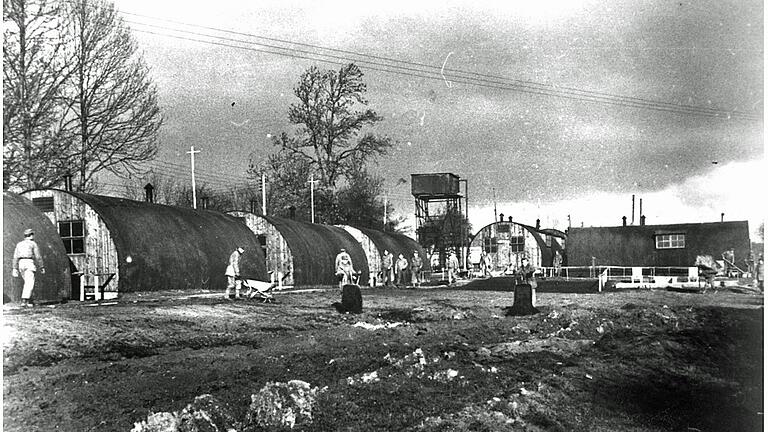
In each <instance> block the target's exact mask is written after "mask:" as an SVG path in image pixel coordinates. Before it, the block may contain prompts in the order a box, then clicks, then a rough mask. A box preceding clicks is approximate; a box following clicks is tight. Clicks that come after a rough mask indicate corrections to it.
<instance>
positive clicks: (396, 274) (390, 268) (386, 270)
mask: <svg viewBox="0 0 768 432" xmlns="http://www.w3.org/2000/svg"><path fill="white" fill-rule="evenodd" d="M409 269H410V271H411V280H410V282H411V286H414V287H417V286H421V284H422V281H423V279H424V278H423V274H422V272H423V269H424V261H423V260H422V259H421V256H420V255H419V251H413V257H411V261H410V262H408V259H407V258H405V256H403V254H399V256H398V257H397V259H396V260H395V257H394V255H392V253H390V252H389V251H388V250H384V256H382V258H381V273H382V279H383V281H384V286H393V285H394V286H400V285H407V282H408V281H407V280H406V279H407V272H408V270H409Z"/></svg>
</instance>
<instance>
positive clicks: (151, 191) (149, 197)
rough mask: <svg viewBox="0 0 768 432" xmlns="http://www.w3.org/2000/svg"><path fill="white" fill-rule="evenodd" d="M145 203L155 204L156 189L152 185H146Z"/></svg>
mask: <svg viewBox="0 0 768 432" xmlns="http://www.w3.org/2000/svg"><path fill="white" fill-rule="evenodd" d="M144 201H146V202H148V203H153V202H155V187H154V186H152V183H147V184H146V185H144Z"/></svg>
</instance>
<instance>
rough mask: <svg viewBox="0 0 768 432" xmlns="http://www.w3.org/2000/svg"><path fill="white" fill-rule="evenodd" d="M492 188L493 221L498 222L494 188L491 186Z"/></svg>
mask: <svg viewBox="0 0 768 432" xmlns="http://www.w3.org/2000/svg"><path fill="white" fill-rule="evenodd" d="M492 190H493V221H494V222H498V221H499V215H497V214H496V188H492Z"/></svg>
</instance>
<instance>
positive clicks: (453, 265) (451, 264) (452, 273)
mask: <svg viewBox="0 0 768 432" xmlns="http://www.w3.org/2000/svg"><path fill="white" fill-rule="evenodd" d="M483 259H484V258H481V260H480V263H481V264H482V262H483V261H482V260H483ZM447 264H448V285H450V284H452V283H454V282H456V271H457V270H458V269H459V259H458V258H456V252H454V251H451V254H450V255H449V256H448V263H447Z"/></svg>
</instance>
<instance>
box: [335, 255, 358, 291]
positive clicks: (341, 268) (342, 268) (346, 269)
mask: <svg viewBox="0 0 768 432" xmlns="http://www.w3.org/2000/svg"><path fill="white" fill-rule="evenodd" d="M354 274H355V268H354V266H353V265H352V257H351V256H349V254H348V253H347V250H346V249H344V248H342V249H341V251H340V252H339V254H338V255H336V276H338V277H339V289H342V288H344V285H349V284H352V283H354V280H353V279H352V275H354Z"/></svg>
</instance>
